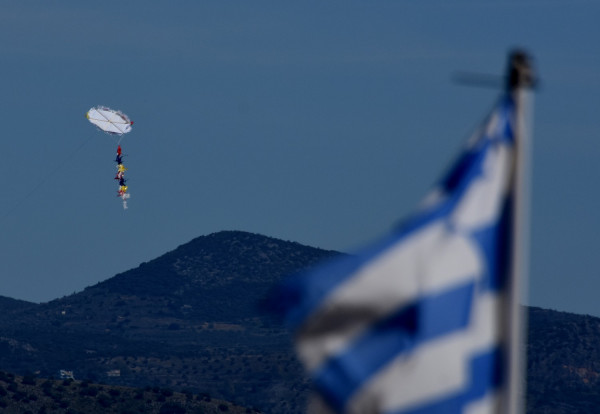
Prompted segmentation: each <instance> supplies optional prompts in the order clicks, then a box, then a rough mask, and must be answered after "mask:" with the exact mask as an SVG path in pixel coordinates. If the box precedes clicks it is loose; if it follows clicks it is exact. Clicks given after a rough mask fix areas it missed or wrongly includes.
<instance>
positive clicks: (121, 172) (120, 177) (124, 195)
mask: <svg viewBox="0 0 600 414" xmlns="http://www.w3.org/2000/svg"><path fill="white" fill-rule="evenodd" d="M116 161H117V175H116V176H115V180H117V181H118V182H119V191H118V192H117V196H118V197H121V199H122V200H123V210H127V199H128V198H129V196H130V195H129V193H128V192H127V185H126V184H125V182H126V181H127V180H126V179H125V171H127V168H125V166H124V165H123V154H122V152H121V146H120V145H118V146H117V158H116Z"/></svg>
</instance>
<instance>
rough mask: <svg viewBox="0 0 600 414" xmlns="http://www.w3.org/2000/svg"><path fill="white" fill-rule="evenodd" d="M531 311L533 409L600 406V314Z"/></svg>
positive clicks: (558, 411)
mask: <svg viewBox="0 0 600 414" xmlns="http://www.w3.org/2000/svg"><path fill="white" fill-rule="evenodd" d="M528 311H529V312H528V314H529V317H528V318H529V332H528V344H527V412H528V413H544V414H575V413H582V414H584V413H586V414H587V413H596V412H598V411H600V409H599V408H598V407H600V318H596V317H593V316H589V315H577V314H572V313H567V312H557V311H553V310H548V309H540V308H535V307H531V308H529V309H528Z"/></svg>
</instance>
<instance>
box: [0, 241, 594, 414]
mask: <svg viewBox="0 0 600 414" xmlns="http://www.w3.org/2000/svg"><path fill="white" fill-rule="evenodd" d="M339 254H341V253H338V252H334V251H326V250H322V249H317V248H313V247H308V246H304V245H301V244H298V243H295V242H289V241H283V240H278V239H274V238H270V237H266V236H261V235H257V234H251V233H246V232H238V231H227V232H219V233H214V234H211V235H208V236H202V237H198V238H196V239H194V240H192V241H190V242H189V243H186V244H183V245H181V246H179V247H178V248H176V249H174V250H173V251H171V252H168V253H166V254H164V255H162V256H160V257H158V258H156V259H154V260H151V261H149V262H147V263H142V264H141V265H140V266H139V267H137V268H135V269H132V270H129V271H126V272H123V273H120V274H118V275H116V276H114V277H112V278H110V279H108V280H106V281H103V282H101V283H98V284H97V285H95V286H91V287H88V288H86V289H85V290H84V291H82V292H80V293H77V294H73V295H71V296H67V297H64V298H62V299H57V300H53V301H51V302H48V303H44V304H34V303H29V302H24V301H17V300H14V299H10V298H4V297H0V370H2V371H6V372H12V373H15V374H20V375H25V374H27V375H29V376H31V375H34V376H36V377H39V378H43V377H46V378H48V377H56V376H57V375H58V371H59V370H61V369H66V370H72V371H73V372H74V375H75V378H76V379H77V380H90V381H93V382H98V383H103V384H112V385H117V386H125V385H127V386H132V387H159V388H165V389H172V390H176V391H184V390H185V391H187V392H188V393H196V394H199V393H204V395H210V396H211V397H212V398H219V399H223V400H227V401H232V402H235V403H238V404H239V405H242V406H245V407H254V408H256V409H260V410H262V411H264V412H268V413H291V414H294V413H300V412H303V411H304V404H305V398H306V396H307V394H308V389H309V384H308V382H307V380H306V379H305V377H304V375H303V371H302V368H301V367H300V364H299V363H298V361H297V360H296V358H295V356H294V353H293V352H292V345H291V343H290V341H291V337H290V333H289V332H288V331H287V330H286V329H285V328H284V327H283V326H282V325H281V323H280V322H279V321H278V320H276V319H275V318H273V317H272V316H270V315H265V314H263V313H262V312H261V311H260V310H259V308H258V304H259V303H260V301H261V300H263V298H264V297H265V295H266V294H267V292H268V291H269V289H271V288H272V287H273V286H274V285H275V284H276V283H277V282H278V281H279V280H281V279H282V278H283V277H285V276H286V275H288V274H290V273H294V272H296V271H298V270H300V269H303V268H306V267H309V266H312V265H314V264H316V263H317V262H320V261H322V260H325V259H328V258H331V257H333V256H336V255H339ZM528 312H529V335H528V345H527V352H528V360H527V364H528V365H527V382H528V390H527V412H528V413H531V414H533V413H536V414H537V413H540V414H541V413H544V414H561V413H565V414H566V413H569V414H571V413H595V412H598V411H599V410H598V409H597V408H596V407H598V406H600V346H599V344H600V319H599V318H595V317H591V316H584V315H575V314H569V313H564V312H556V311H552V310H546V309H539V308H528ZM0 385H1V384H0ZM0 392H1V391H0ZM11 398H12V397H11Z"/></svg>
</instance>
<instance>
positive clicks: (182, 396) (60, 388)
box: [0, 371, 257, 414]
mask: <svg viewBox="0 0 600 414" xmlns="http://www.w3.org/2000/svg"><path fill="white" fill-rule="evenodd" d="M0 411H1V412H2V413H5V414H13V413H14V414H21V413H39V414H61V413H69V414H134V413H143V414H195V413H197V414H200V413H202V414H221V413H231V414H241V413H255V412H257V411H255V410H253V409H250V408H244V407H239V406H236V405H234V404H231V403H228V402H226V401H221V400H215V399H213V398H211V397H210V396H209V395H206V394H204V395H194V394H191V393H189V392H186V393H179V392H173V391H172V390H170V389H164V388H162V389H161V388H158V387H146V388H131V387H118V386H107V385H100V384H93V383H89V382H87V381H73V380H53V379H40V378H35V377H34V376H31V375H27V376H24V377H21V376H15V375H13V374H9V373H5V372H2V371H0Z"/></svg>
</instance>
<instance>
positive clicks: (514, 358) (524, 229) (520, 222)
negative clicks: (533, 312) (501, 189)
mask: <svg viewBox="0 0 600 414" xmlns="http://www.w3.org/2000/svg"><path fill="white" fill-rule="evenodd" d="M534 83H535V80H534V74H533V70H532V67H531V61H530V57H529V56H528V55H527V54H526V53H524V52H523V51H514V52H512V53H511V55H510V58H509V69H508V76H507V90H508V93H510V94H512V96H513V99H514V102H515V105H516V111H515V112H516V119H515V124H516V127H515V148H516V160H515V173H514V178H513V179H514V188H515V193H514V197H513V228H512V231H513V247H512V258H513V260H512V269H511V275H510V276H511V277H510V288H509V289H510V292H509V298H510V299H509V300H510V301H511V303H510V324H509V331H510V333H509V335H510V339H509V341H510V344H509V349H510V352H509V364H510V365H509V377H508V413H509V414H522V413H524V412H525V409H524V406H525V404H524V400H525V392H526V389H525V384H526V381H525V378H526V344H525V340H526V329H527V328H526V327H527V319H526V316H527V314H526V312H524V310H523V309H522V308H521V303H520V302H521V300H522V299H524V298H525V295H526V293H527V292H526V289H527V281H528V273H529V226H530V219H529V217H530V194H531V192H530V179H531V152H530V150H531V139H532V126H533V125H532V121H533V116H532V108H533V92H532V91H533V86H534Z"/></svg>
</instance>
